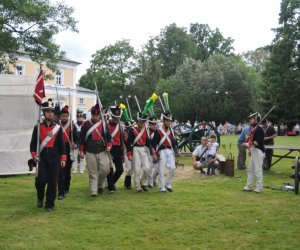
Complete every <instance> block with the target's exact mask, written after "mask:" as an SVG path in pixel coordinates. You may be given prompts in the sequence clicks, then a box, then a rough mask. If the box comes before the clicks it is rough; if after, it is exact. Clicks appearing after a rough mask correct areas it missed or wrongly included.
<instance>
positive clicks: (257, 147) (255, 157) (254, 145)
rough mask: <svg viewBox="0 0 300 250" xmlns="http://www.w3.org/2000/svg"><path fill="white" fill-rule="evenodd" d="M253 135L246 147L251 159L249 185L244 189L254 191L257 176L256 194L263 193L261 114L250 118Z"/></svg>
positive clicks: (262, 131)
mask: <svg viewBox="0 0 300 250" xmlns="http://www.w3.org/2000/svg"><path fill="white" fill-rule="evenodd" d="M249 118H250V125H251V133H250V137H249V142H248V143H245V146H247V147H249V150H250V153H251V157H250V164H249V171H248V178H247V184H246V186H245V187H244V191H246V192H249V191H252V185H253V181H254V176H256V179H257V180H256V188H255V189H254V192H256V193H261V192H262V191H263V171H262V165H263V160H264V152H265V146H264V130H263V128H262V127H261V126H258V123H259V121H260V119H261V118H260V114H259V113H258V112H256V113H253V114H251V115H250V116H249Z"/></svg>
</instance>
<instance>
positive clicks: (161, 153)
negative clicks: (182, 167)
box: [153, 112, 178, 192]
mask: <svg viewBox="0 0 300 250" xmlns="http://www.w3.org/2000/svg"><path fill="white" fill-rule="evenodd" d="M162 116H163V124H162V126H161V127H160V128H158V129H157V130H156V131H155V134H154V138H153V147H154V148H156V151H157V152H158V158H159V161H158V174H159V187H160V191H161V192H166V189H167V190H168V191H169V192H173V188H172V185H171V181H172V178H173V175H174V172H175V169H176V164H175V155H174V151H175V152H176V154H178V148H177V144H176V141H175V138H174V134H173V131H172V128H171V123H172V114H171V113H170V112H164V113H163V114H162ZM165 167H167V168H168V170H169V173H168V178H167V182H166V184H165V182H164V169H165Z"/></svg>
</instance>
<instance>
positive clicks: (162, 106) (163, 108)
mask: <svg viewBox="0 0 300 250" xmlns="http://www.w3.org/2000/svg"><path fill="white" fill-rule="evenodd" d="M158 99H159V102H160V105H161V108H162V110H163V112H166V110H165V107H164V105H163V103H162V100H161V98H160V96H158Z"/></svg>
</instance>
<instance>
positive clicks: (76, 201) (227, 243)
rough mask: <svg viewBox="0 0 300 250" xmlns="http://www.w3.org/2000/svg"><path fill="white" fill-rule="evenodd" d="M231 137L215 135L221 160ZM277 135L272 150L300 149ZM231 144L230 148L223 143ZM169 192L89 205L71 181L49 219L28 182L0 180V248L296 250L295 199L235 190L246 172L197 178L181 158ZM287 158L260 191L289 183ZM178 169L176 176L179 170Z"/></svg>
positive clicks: (78, 179) (80, 181) (77, 182)
mask: <svg viewBox="0 0 300 250" xmlns="http://www.w3.org/2000/svg"><path fill="white" fill-rule="evenodd" d="M236 140H237V137H236V136H223V137H222V138H221V144H224V145H226V150H225V148H224V147H223V148H221V150H222V151H223V152H222V153H223V154H225V155H226V154H228V153H229V152H230V151H231V152H232V153H233V155H234V156H235V159H236V156H237V146H236ZM299 142H300V137H298V138H296V137H278V138H276V142H275V143H276V145H300V143H299ZM230 143H231V150H230V149H229V145H230ZM180 162H181V163H184V164H185V167H184V169H183V170H180V171H181V172H190V173H192V176H189V175H187V177H186V178H178V179H177V180H175V181H174V183H173V187H174V190H175V191H174V192H173V193H160V192H159V191H158V189H153V190H151V191H149V192H148V193H138V194H136V193H135V192H134V191H133V190H131V191H128V190H124V189H123V187H122V184H123V179H122V180H121V181H120V182H119V183H118V186H117V192H116V193H115V194H113V195H109V194H104V195H102V196H99V197H97V198H96V199H94V198H91V197H90V196H89V189H88V177H87V172H86V174H85V175H73V177H72V185H71V194H70V195H69V196H68V197H67V198H65V199H64V200H62V201H56V208H55V211H54V212H53V213H46V212H45V210H44V209H38V208H36V206H35V205H36V198H35V188H34V176H32V175H31V176H16V177H8V178H0V202H1V203H0V204H1V206H0V226H1V227H0V249H1V250H2V249H280V250H282V249H298V248H299V246H300V243H299V233H300V226H299V225H300V216H299V215H300V214H299V212H300V194H299V195H295V194H294V193H292V192H284V191H273V190H271V189H264V192H263V193H262V194H256V193H244V192H242V191H241V189H242V188H243V186H244V185H245V182H246V171H239V170H236V169H235V177H232V178H231V177H225V176H223V175H222V176H221V175H219V176H216V177H200V176H199V173H198V172H196V171H193V170H191V168H192V167H191V165H190V164H191V159H190V158H189V157H181V158H180ZM291 165H292V160H288V159H287V160H282V161H281V162H279V163H278V164H276V165H275V166H274V167H272V169H271V171H269V172H265V173H264V185H269V186H275V187H280V186H282V185H283V183H284V182H290V183H293V180H292V179H290V178H289V175H290V174H291V173H292V169H291ZM180 171H179V170H178V172H180Z"/></svg>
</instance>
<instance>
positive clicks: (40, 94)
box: [33, 70, 46, 105]
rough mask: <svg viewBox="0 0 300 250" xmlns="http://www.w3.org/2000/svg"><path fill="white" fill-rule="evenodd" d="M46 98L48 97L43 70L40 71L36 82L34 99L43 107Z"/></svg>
mask: <svg viewBox="0 0 300 250" xmlns="http://www.w3.org/2000/svg"><path fill="white" fill-rule="evenodd" d="M44 97H46V95H45V86H44V78H43V72H42V70H40V73H39V75H38V78H37V80H36V86H35V90H34V94H33V98H34V99H35V101H36V102H37V104H38V105H41V104H42V102H43V98H44Z"/></svg>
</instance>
